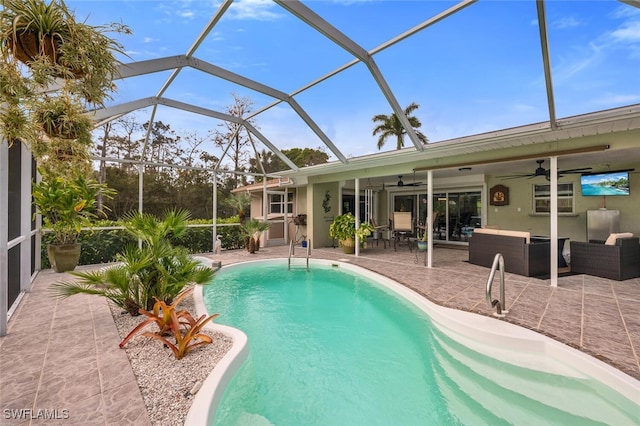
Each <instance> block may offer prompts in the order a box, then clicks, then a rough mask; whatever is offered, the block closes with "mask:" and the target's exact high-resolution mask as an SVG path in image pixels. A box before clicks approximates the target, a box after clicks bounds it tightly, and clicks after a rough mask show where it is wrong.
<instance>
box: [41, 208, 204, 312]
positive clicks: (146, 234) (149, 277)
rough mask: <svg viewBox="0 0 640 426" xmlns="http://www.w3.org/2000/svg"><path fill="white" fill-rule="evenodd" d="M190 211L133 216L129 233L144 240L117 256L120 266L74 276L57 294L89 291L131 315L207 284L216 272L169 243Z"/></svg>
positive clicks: (128, 220)
mask: <svg viewBox="0 0 640 426" xmlns="http://www.w3.org/2000/svg"><path fill="white" fill-rule="evenodd" d="M189 216H190V215H189V212H187V211H186V210H170V211H168V212H166V213H165V215H164V217H163V218H162V219H160V218H157V217H156V216H154V215H152V214H149V213H138V212H136V213H131V214H129V215H128V216H127V217H126V222H125V229H126V230H127V232H128V233H129V234H131V235H132V236H133V237H135V238H137V239H139V240H140V241H141V242H142V245H141V247H138V246H137V245H135V244H132V245H129V246H127V247H126V248H125V249H124V251H123V252H122V253H120V254H118V255H117V256H116V260H117V261H118V262H121V264H120V265H118V266H115V267H113V268H105V269H103V270H101V271H96V272H73V273H72V274H73V275H74V276H76V277H78V278H79V280H77V281H65V282H60V283H56V284H55V285H54V287H53V289H54V292H55V294H57V295H59V296H61V297H68V296H72V295H74V294H79V293H87V294H97V295H100V296H103V297H107V298H108V299H110V300H111V301H113V302H114V303H115V304H116V305H117V306H119V307H121V308H123V309H126V310H127V312H129V313H130V314H131V315H138V314H139V310H140V309H147V310H149V309H151V308H152V306H153V304H154V300H155V298H157V299H158V300H160V301H163V302H166V303H169V304H170V303H172V302H173V299H174V298H175V297H176V296H177V295H178V294H180V292H181V291H182V290H183V289H184V288H185V286H186V285H188V284H190V283H197V284H208V283H209V282H211V280H212V279H213V277H214V275H215V271H214V270H213V269H211V268H209V267H207V266H204V265H202V264H200V262H198V261H197V260H195V259H194V258H193V256H191V255H190V254H189V253H188V252H187V250H186V249H185V248H183V247H175V246H173V245H172V244H171V243H170V238H171V236H173V235H175V236H180V235H182V233H183V232H184V231H185V230H186V228H187V220H188V219H189Z"/></svg>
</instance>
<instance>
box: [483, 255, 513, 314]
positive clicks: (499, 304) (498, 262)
mask: <svg viewBox="0 0 640 426" xmlns="http://www.w3.org/2000/svg"><path fill="white" fill-rule="evenodd" d="M496 269H500V300H491V286H492V284H493V278H494V277H495V275H496ZM486 298H487V303H488V304H489V307H494V306H495V307H496V312H495V313H494V314H493V315H495V316H497V317H500V318H504V314H507V313H509V311H508V310H505V309H503V308H504V307H505V306H506V305H505V303H504V258H503V257H502V254H501V253H497V254H496V256H495V257H494V258H493V264H492V265H491V272H490V273H489V279H488V280H487V294H486Z"/></svg>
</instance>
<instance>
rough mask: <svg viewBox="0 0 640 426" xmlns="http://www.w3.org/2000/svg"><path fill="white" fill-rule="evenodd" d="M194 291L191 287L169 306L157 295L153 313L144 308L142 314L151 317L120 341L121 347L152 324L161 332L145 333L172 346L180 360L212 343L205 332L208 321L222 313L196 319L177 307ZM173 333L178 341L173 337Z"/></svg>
mask: <svg viewBox="0 0 640 426" xmlns="http://www.w3.org/2000/svg"><path fill="white" fill-rule="evenodd" d="M191 290H192V289H191V288H190V289H187V290H185V291H183V292H181V293H180V294H179V295H178V296H177V297H176V299H175V300H174V302H173V303H172V304H171V305H167V304H166V303H165V302H163V301H161V300H158V299H157V298H156V299H155V300H156V303H155V304H154V305H153V311H152V312H149V311H146V310H144V309H140V313H141V314H143V315H145V316H147V317H148V318H147V319H146V320H145V321H143V322H141V323H140V324H138V326H137V327H136V328H134V329H133V330H132V331H131V332H130V333H129V334H128V335H127V337H125V338H124V339H123V340H122V342H120V348H123V347H124V346H125V345H126V344H127V342H128V341H129V340H130V339H131V338H132V337H134V336H135V335H136V334H137V333H138V332H140V331H141V330H143V329H144V328H145V327H146V326H148V325H150V324H156V325H157V326H158V331H156V332H155V333H152V332H144V333H142V335H143V336H146V337H151V338H153V339H157V340H160V341H161V342H162V343H163V344H164V345H165V346H167V347H168V348H169V349H171V351H172V352H173V354H174V356H175V357H176V359H182V358H183V357H184V356H185V355H187V354H188V353H189V352H191V351H192V350H193V349H195V348H197V347H198V346H202V345H206V344H209V343H211V342H212V339H211V336H209V335H207V334H204V333H202V332H201V331H202V328H203V327H204V326H205V324H206V323H207V322H209V321H211V320H213V319H214V318H216V317H217V316H218V314H214V315H210V316H208V317H207V316H206V315H202V316H200V318H198V319H197V320H196V319H194V318H193V316H191V314H190V313H189V312H188V311H186V310H180V311H178V310H177V305H178V303H180V301H181V300H182V299H184V298H185V297H186V296H187V294H189V292H190V291H191ZM172 336H173V339H174V342H172V341H170V340H169V339H170V338H171V337H172Z"/></svg>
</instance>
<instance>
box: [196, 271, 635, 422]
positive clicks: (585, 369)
mask: <svg viewBox="0 0 640 426" xmlns="http://www.w3.org/2000/svg"><path fill="white" fill-rule="evenodd" d="M278 261H283V266H286V259H264V260H255V261H249V262H242V263H236V264H233V265H229V266H225V268H228V267H234V266H243V265H245V266H246V265H247V264H250V263H263V262H278ZM310 264H312V265H313V264H315V265H321V266H332V265H333V266H336V267H339V268H341V269H345V270H349V271H353V272H356V273H358V274H360V275H362V276H365V277H367V278H370V279H371V280H373V281H375V282H376V283H378V284H380V285H383V286H384V287H386V288H388V289H390V290H392V291H394V292H395V293H397V294H399V295H400V296H402V297H404V298H405V299H407V300H409V301H410V302H411V303H413V304H414V305H416V306H418V307H419V308H420V309H422V310H423V311H424V312H425V313H426V314H427V315H428V316H429V317H430V318H431V320H432V321H433V322H434V323H435V324H436V325H437V326H438V327H439V328H440V329H441V330H443V331H444V332H445V333H446V334H447V335H450V336H451V334H453V335H455V336H451V337H452V338H454V339H456V340H458V339H461V340H462V341H463V344H469V345H470V346H471V347H472V349H474V350H477V351H479V352H482V353H487V352H489V355H491V354H490V352H491V350H492V348H494V349H495V350H496V351H509V350H515V351H523V350H526V351H527V354H530V355H533V356H536V355H538V356H545V357H548V358H547V359H548V360H549V362H552V361H553V360H556V361H557V362H560V363H563V364H564V365H566V366H571V367H572V368H573V369H575V370H576V371H578V372H580V373H582V375H583V376H586V377H590V378H593V379H594V380H597V381H599V382H601V383H604V384H605V385H607V386H609V387H610V388H612V389H614V390H615V391H617V392H619V393H620V394H622V395H624V396H625V397H626V398H627V399H629V400H630V401H632V402H634V403H635V404H637V405H640V381H639V380H636V379H634V378H633V377H631V376H629V375H628V374H626V373H624V372H622V371H620V370H618V369H616V368H614V367H612V366H610V365H608V364H606V363H605V362H603V361H600V360H598V359H596V358H594V357H592V356H590V355H588V354H586V353H584V352H582V351H579V350H578V349H574V348H572V347H570V346H567V345H566V344H564V343H561V342H558V341H556V340H553V339H552V338H550V337H547V336H544V335H542V334H540V333H537V332H535V331H533V330H529V329H526V328H523V327H520V326H518V325H515V324H511V323H508V322H506V321H502V320H498V319H496V318H491V317H488V316H484V315H479V314H474V313H471V312H466V311H460V310H457V309H452V308H447V307H444V306H440V305H438V304H436V303H434V302H431V301H430V300H428V299H426V298H425V297H424V296H422V295H420V294H418V293H417V292H415V291H414V290H412V289H410V288H408V287H405V286H404V285H402V284H399V283H398V282H396V281H394V280H392V279H390V278H387V277H384V276H382V275H380V274H378V273H376V272H373V271H370V270H368V269H365V268H362V267H360V266H356V265H353V264H350V263H347V262H340V261H332V260H325V259H310ZM193 297H194V302H195V307H196V313H197V315H198V316H200V315H202V314H207V315H209V314H208V313H207V311H206V307H205V305H204V299H203V286H200V285H198V286H196V287H195V289H194V292H193ZM507 315H508V314H507ZM206 327H207V328H208V329H210V330H212V331H218V332H221V333H224V334H225V335H227V336H229V337H231V339H232V340H233V346H232V348H231V350H229V352H228V353H227V354H226V355H225V356H224V357H223V358H222V359H221V360H220V361H219V362H218V364H217V365H216V366H215V368H214V369H213V370H212V372H211V373H210V374H209V376H208V377H207V378H206V379H205V381H204V383H203V385H202V387H201V388H200V390H199V391H198V393H197V394H196V396H195V398H194V400H193V403H192V404H191V408H190V409H189V412H188V414H187V418H186V420H185V423H184V424H185V425H186V426H210V425H212V424H213V419H214V417H215V413H216V410H217V407H218V404H219V402H220V400H221V399H222V395H223V394H224V391H225V389H226V387H227V385H228V384H229V382H230V381H231V379H232V378H233V376H234V374H235V372H236V371H237V370H238V369H239V368H240V366H241V365H242V364H243V363H244V361H245V360H246V358H247V356H248V354H249V347H248V339H247V336H246V335H245V334H244V333H243V332H242V331H240V330H238V329H236V328H233V327H228V326H224V325H219V324H215V323H211V322H209V323H208V324H207V325H206ZM478 340H482V343H479V344H476V345H474V344H473V342H476V343H477V342H478ZM523 364H525V366H527V367H529V368H535V366H533V365H526V364H527V361H526V360H524V361H523ZM538 367H540V366H538Z"/></svg>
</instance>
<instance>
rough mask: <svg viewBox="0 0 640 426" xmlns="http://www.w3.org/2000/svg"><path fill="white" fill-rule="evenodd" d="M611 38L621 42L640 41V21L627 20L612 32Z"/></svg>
mask: <svg viewBox="0 0 640 426" xmlns="http://www.w3.org/2000/svg"><path fill="white" fill-rule="evenodd" d="M610 36H611V38H612V39H613V40H614V41H615V42H619V43H638V42H640V21H634V22H626V23H624V24H623V25H622V26H621V27H620V28H618V29H616V30H614V31H612V32H611V33H610Z"/></svg>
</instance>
